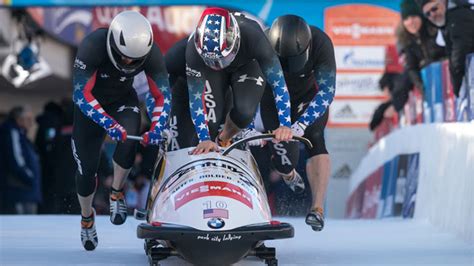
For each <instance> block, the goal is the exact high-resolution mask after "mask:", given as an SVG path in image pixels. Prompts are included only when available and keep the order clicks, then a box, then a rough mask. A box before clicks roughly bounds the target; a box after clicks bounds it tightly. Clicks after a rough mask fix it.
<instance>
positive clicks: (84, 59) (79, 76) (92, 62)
mask: <svg viewBox="0 0 474 266" xmlns="http://www.w3.org/2000/svg"><path fill="white" fill-rule="evenodd" d="M103 39H105V35H104V34H103V32H102V31H101V30H98V31H96V32H93V33H92V34H90V35H89V36H87V37H86V38H85V39H84V40H83V41H82V43H81V45H80V46H79V48H78V51H77V56H76V59H75V60H74V67H73V77H72V80H73V85H74V92H73V96H72V98H73V101H74V103H75V104H76V106H77V107H79V109H80V110H81V112H82V113H84V114H85V115H86V116H87V117H89V118H90V119H91V120H92V121H94V122H95V123H97V124H98V125H100V126H101V127H103V128H104V129H108V128H110V127H111V126H112V125H113V124H115V123H116V122H115V120H114V119H113V118H112V117H110V116H109V115H108V114H107V113H106V112H105V111H104V109H102V106H101V105H100V103H99V102H98V101H97V99H96V98H95V97H94V95H93V94H92V89H93V88H94V85H95V81H96V74H97V68H98V66H99V65H100V63H101V62H102V59H103V58H102V57H101V56H98V54H107V53H106V51H105V49H104V51H103V53H98V52H97V49H100V48H99V47H98V45H97V44H98V43H101V44H103V43H105V40H103ZM102 46H104V47H105V45H102ZM92 51H94V52H92Z"/></svg>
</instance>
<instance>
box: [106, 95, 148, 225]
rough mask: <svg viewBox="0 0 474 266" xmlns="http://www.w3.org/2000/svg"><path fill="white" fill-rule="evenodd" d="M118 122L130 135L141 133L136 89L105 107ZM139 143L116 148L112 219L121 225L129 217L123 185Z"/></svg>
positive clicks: (121, 144) (127, 141)
mask: <svg viewBox="0 0 474 266" xmlns="http://www.w3.org/2000/svg"><path fill="white" fill-rule="evenodd" d="M105 110H106V111H107V112H108V113H109V114H110V115H111V116H112V117H114V118H115V120H117V122H118V123H119V124H120V125H122V126H123V127H124V128H125V130H126V131H127V134H128V135H138V134H139V133H140V119H141V116H140V109H139V105H138V99H137V95H136V93H135V91H132V93H130V95H128V96H127V97H124V98H123V99H120V100H118V101H117V103H114V104H112V105H111V106H110V107H109V108H106V109H105ZM137 147H138V143H137V142H136V141H132V140H126V141H125V142H119V143H117V146H116V148H115V152H114V156H113V161H114V179H113V181H112V191H111V194H110V221H111V222H112V223H113V224H116V225H120V224H123V223H124V222H125V220H126V219H127V205H126V203H125V194H124V191H123V186H124V184H125V182H126V181H127V177H128V175H129V173H130V170H131V168H132V166H133V163H134V161H135V155H136V152H137Z"/></svg>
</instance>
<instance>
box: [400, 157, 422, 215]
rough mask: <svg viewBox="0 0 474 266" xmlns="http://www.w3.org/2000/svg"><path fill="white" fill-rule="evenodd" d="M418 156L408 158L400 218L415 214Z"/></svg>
mask: <svg viewBox="0 0 474 266" xmlns="http://www.w3.org/2000/svg"><path fill="white" fill-rule="evenodd" d="M419 161H420V154H419V153H415V154H411V155H409V156H408V165H407V179H406V183H405V198H404V201H403V208H402V216H403V217H404V218H408V217H409V218H412V217H413V214H414V213H415V202H416V191H417V188H418V173H419V165H420V164H419Z"/></svg>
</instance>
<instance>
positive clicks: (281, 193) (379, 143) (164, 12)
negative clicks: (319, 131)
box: [0, 0, 474, 218]
mask: <svg viewBox="0 0 474 266" xmlns="http://www.w3.org/2000/svg"><path fill="white" fill-rule="evenodd" d="M123 2H124V3H125V2H126V1H123ZM403 2H406V1H403ZM103 3H110V4H111V6H94V5H95V4H96V3H95V2H93V1H90V0H82V1H54V0H45V1H34V0H30V1H27V0H18V1H14V0H12V1H8V0H7V1H5V0H4V7H3V8H0V66H1V75H0V123H2V122H4V121H6V120H7V118H8V115H9V113H11V111H12V108H14V107H16V106H23V107H24V108H25V109H26V110H27V111H28V112H26V114H27V115H26V117H25V119H26V120H27V121H26V122H25V128H26V129H27V132H28V138H29V141H31V147H32V150H31V151H30V152H31V153H32V155H31V156H33V157H35V156H38V158H39V161H38V170H37V172H38V174H37V179H38V180H37V181H38V182H37V183H35V184H29V185H30V186H36V187H35V189H34V191H35V192H34V193H37V195H35V197H34V200H35V201H36V202H37V203H38V211H37V212H38V213H42V214H46V213H47V214H50V213H61V214H69V213H78V211H79V209H78V204H77V199H76V195H75V187H74V186H75V184H74V182H75V180H74V175H73V173H74V171H75V162H74V158H73V157H72V152H71V147H70V134H71V125H72V102H71V97H72V90H73V88H72V81H71V73H72V72H71V70H72V62H73V60H74V57H75V52H76V48H77V46H78V44H79V43H80V42H81V40H82V39H83V38H84V36H86V35H87V34H89V33H90V32H92V31H93V30H95V29H97V28H99V27H107V26H108V25H109V23H110V22H111V20H112V18H113V17H114V16H115V15H116V14H117V13H119V12H121V11H123V10H125V9H135V10H138V11H140V12H141V13H142V14H143V15H144V16H146V17H147V18H148V20H149V21H150V22H151V24H152V27H153V31H154V37H155V42H156V43H157V44H158V45H159V46H160V48H161V50H162V51H163V52H164V53H166V51H167V50H168V49H169V48H170V47H171V46H172V45H173V44H174V43H175V42H176V41H178V40H180V39H181V38H183V37H185V36H187V35H189V34H190V33H191V32H192V31H193V30H194V27H195V25H196V23H197V20H198V19H199V17H200V14H201V12H202V11H203V9H204V8H205V7H206V6H214V5H216V6H223V7H225V8H229V9H231V10H235V11H241V12H245V13H246V14H248V15H249V16H253V17H254V18H255V19H256V20H259V21H260V22H261V24H262V25H264V26H269V25H271V22H272V21H273V19H274V18H276V17H277V16H280V15H283V14H296V15H299V16H302V17H303V18H304V19H305V20H306V21H307V22H308V24H310V25H314V26H317V27H319V28H321V29H323V30H324V31H325V32H326V33H327V34H328V35H329V36H330V37H331V39H332V42H333V44H334V47H335V53H336V63H337V67H338V70H337V86H336V98H335V101H334V102H333V103H332V105H331V107H330V116H329V124H328V127H327V129H326V132H325V136H326V141H327V147H328V151H329V153H330V156H331V159H332V175H331V180H330V183H329V190H328V193H327V201H326V208H325V209H326V211H327V216H329V217H331V218H344V217H346V218H379V217H388V216H400V215H403V216H405V217H411V216H413V215H414V212H415V198H416V197H415V196H416V192H417V187H418V185H419V184H420V183H419V179H420V182H421V180H423V175H427V172H426V171H425V170H423V169H420V168H421V167H422V166H423V163H422V161H421V160H422V159H421V158H423V155H420V154H422V153H424V152H426V153H430V150H429V149H430V148H428V150H426V149H427V148H426V147H421V146H416V145H421V144H420V143H415V144H413V143H414V142H417V140H419V139H415V137H413V135H412V133H410V132H408V133H406V134H408V135H403V134H405V133H403V134H402V136H398V135H397V136H398V137H399V138H400V139H410V138H413V139H412V140H410V141H407V142H402V143H400V142H397V141H398V139H397V141H394V140H390V138H387V135H389V134H390V135H389V136H392V135H393V134H392V133H393V132H394V131H400V132H405V131H403V130H404V129H406V128H417V127H416V126H415V125H416V124H423V123H425V124H431V123H440V124H441V123H442V124H444V123H453V124H462V123H461V122H463V121H470V120H471V110H473V108H472V106H471V105H470V103H471V102H470V101H469V99H468V96H469V88H470V91H471V97H474V93H472V91H473V86H472V84H473V83H472V81H470V82H471V83H469V82H468V81H467V80H466V82H465V83H466V84H465V85H464V87H465V88H464V91H465V93H464V94H462V95H461V96H460V97H456V96H455V95H454V92H453V88H452V85H451V82H450V78H449V71H448V68H449V64H448V62H447V61H446V53H445V52H444V48H442V47H441V48H440V47H438V48H439V49H440V52H439V53H435V52H433V53H429V54H428V55H426V54H422V55H421V56H420V57H415V58H413V55H412V51H411V50H410V49H412V48H413V47H411V46H410V45H413V43H415V44H416V43H417V42H418V46H419V47H418V48H416V47H415V48H413V49H422V50H423V49H424V45H425V44H426V43H428V41H427V40H425V39H420V38H419V37H417V36H420V34H419V32H415V33H412V32H411V31H410V29H409V28H410V25H411V24H410V23H409V22H404V21H405V20H408V18H409V17H410V16H418V17H420V20H421V21H422V25H421V26H420V28H418V31H423V32H424V31H428V32H430V33H429V34H430V35H429V36H431V37H430V38H431V39H430V40H429V41H430V42H431V43H432V42H433V41H434V39H436V35H437V30H436V29H435V28H434V27H433V26H431V25H430V24H429V23H428V22H427V20H426V19H424V18H423V16H422V15H421V11H413V10H411V9H410V8H412V7H411V6H404V3H402V1H376V0H371V1H370V0H367V1H363V0H359V1H344V0H332V1H272V0H266V1H265V0H255V1H251V2H249V1H226V4H225V5H224V4H223V2H222V1H215V0H208V1H165V0H162V1H151V0H139V1H134V3H135V4H136V6H130V5H128V4H129V3H130V2H127V5H126V6H120V3H121V1H105V2H103ZM52 4H54V5H55V6H56V7H47V6H48V5H52ZM401 4H402V5H401ZM12 5H13V6H12ZM62 5H64V6H62ZM401 7H402V9H401ZM403 8H405V9H403ZM410 34H411V35H410ZM413 40H414V41H413ZM417 51H418V50H417ZM413 60H414V61H413ZM413 62H415V63H413ZM469 67H470V69H471V70H472V66H470V65H468V69H469ZM413 71H415V74H414V75H413ZM471 73H472V71H471ZM134 85H135V88H136V90H137V91H138V92H139V94H143V92H144V91H146V90H147V85H146V82H145V81H144V80H143V79H141V78H139V77H138V78H136V80H135V84H134ZM469 85H470V87H469ZM463 95H464V96H463ZM473 111H474V110H473ZM427 130H428V131H429V130H430V129H427ZM427 138H428V137H427ZM448 138H449V137H448ZM387 139H388V140H387ZM391 141H392V142H393V143H392V142H391ZM371 147H372V148H371ZM389 147H392V148H390V150H387V149H389ZM404 147H405V148H407V149H404ZM369 149H370V150H369ZM111 151H113V143H112V142H109V143H107V144H106V145H105V147H104V152H103V153H104V154H103V157H102V161H101V163H100V165H101V166H100V172H99V180H100V185H99V191H98V193H97V195H96V202H95V204H96V210H97V211H98V213H108V200H107V199H108V189H109V188H110V184H111V161H110V158H111ZM433 152H434V150H433ZM1 153H4V151H0V154H1ZM302 153H304V151H302ZM436 153H442V151H438V150H436ZM4 154H5V153H4ZM144 154H146V151H143V152H140V153H139V155H137V158H136V160H135V161H136V163H135V166H134V171H133V173H132V175H131V176H130V179H129V183H128V185H127V191H126V195H127V202H128V204H129V207H130V208H134V207H143V204H144V202H145V197H146V192H147V189H148V186H149V184H150V180H149V177H148V176H146V174H144V171H142V170H141V169H144V168H146V166H144V164H147V163H149V162H147V160H146V159H144V157H146V156H144ZM262 154H265V153H262ZM445 154H446V153H445ZM374 156H375V157H374ZM446 156H450V155H449V153H448V155H446ZM456 156H464V157H465V158H467V161H464V164H465V165H464V164H463V165H464V166H467V165H468V163H469V162H471V163H472V162H473V160H474V159H473V158H474V155H473V153H472V151H470V152H469V153H467V155H466V154H464V155H463V154H458V155H456ZM456 156H454V157H452V158H457V157H456ZM466 156H467V157H466ZM0 158H1V156H0ZM425 158H426V157H425ZM1 160H7V158H1ZM433 160H436V159H433ZM361 161H362V163H361ZM261 168H262V169H261V170H262V174H263V175H264V178H265V179H266V180H267V181H268V182H267V190H268V191H267V192H268V193H269V200H270V202H271V206H272V210H273V212H274V214H278V215H304V214H305V213H306V211H307V209H308V207H309V203H310V195H309V194H308V193H306V194H304V195H294V194H292V193H291V191H290V190H289V189H287V188H286V186H285V184H284V183H283V182H282V181H281V179H280V178H279V177H278V176H276V175H275V173H274V172H273V171H272V169H271V166H267V165H262V166H261ZM303 169H304V161H302V162H301V165H300V166H299V171H300V172H304V170H303ZM466 171H467V170H466ZM471 173H472V172H471ZM472 177H473V175H471V179H472ZM433 178H434V177H433ZM433 180H435V179H433ZM2 182H4V181H2ZM466 182H467V181H466ZM468 182H470V183H469V184H470V185H472V182H473V181H472V180H470V181H468ZM458 185H459V183H458ZM2 187H3V188H5V186H4V184H3V185H2ZM470 191H472V186H471V187H470ZM1 193H2V195H7V194H8V193H7V192H6V191H2V192H1ZM32 193H33V192H32ZM25 197H28V196H25ZM3 200H8V199H5V198H4V199H3ZM471 205H472V204H471ZM2 211H3V212H4V213H5V212H7V210H5V209H4V210H2Z"/></svg>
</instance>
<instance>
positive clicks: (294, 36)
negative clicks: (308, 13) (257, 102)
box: [268, 15, 311, 73]
mask: <svg viewBox="0 0 474 266" xmlns="http://www.w3.org/2000/svg"><path fill="white" fill-rule="evenodd" d="M268 38H269V40H270V43H271V44H272V46H273V49H274V50H275V52H276V53H277V54H278V56H279V57H280V62H281V65H282V67H283V70H284V71H286V72H293V73H294V72H298V71H300V70H301V69H302V68H303V67H304V65H305V64H306V62H307V61H308V58H309V49H310V46H311V29H310V28H309V26H308V24H307V23H306V21H304V19H303V18H301V17H298V16H295V15H285V16H280V17H278V18H276V19H275V20H274V21H273V23H272V27H271V28H270V30H269V32H268Z"/></svg>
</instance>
